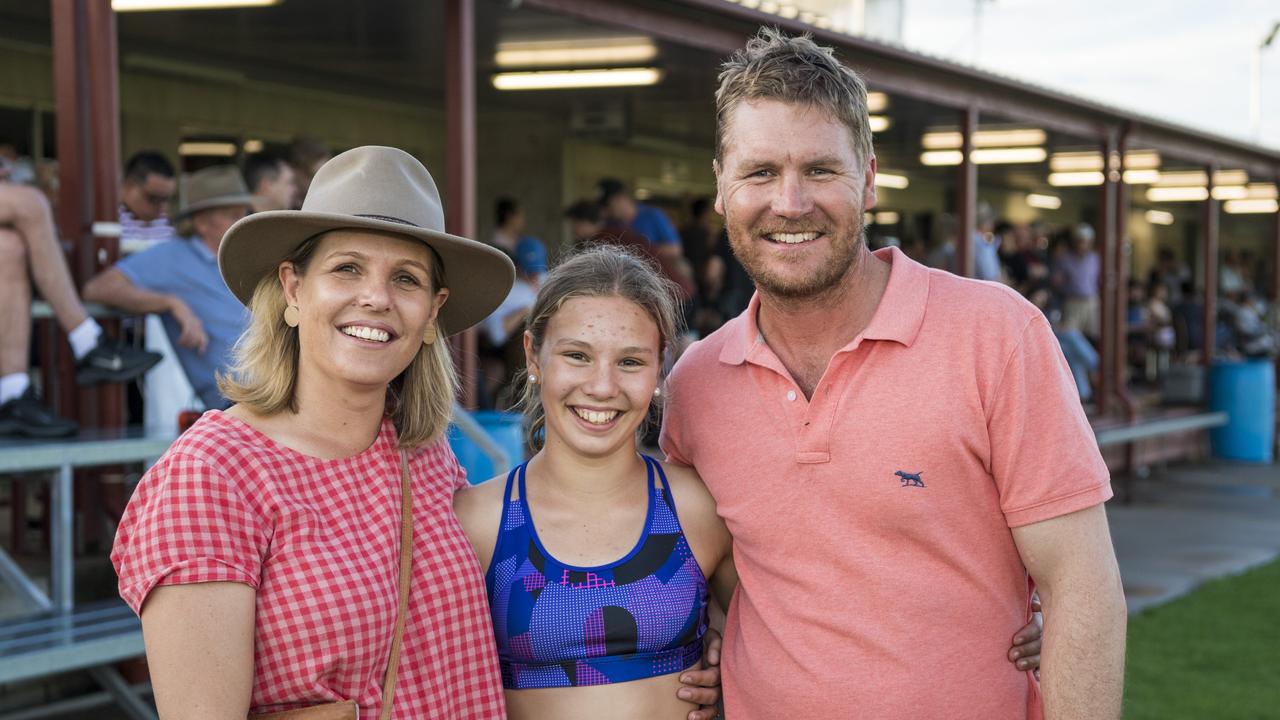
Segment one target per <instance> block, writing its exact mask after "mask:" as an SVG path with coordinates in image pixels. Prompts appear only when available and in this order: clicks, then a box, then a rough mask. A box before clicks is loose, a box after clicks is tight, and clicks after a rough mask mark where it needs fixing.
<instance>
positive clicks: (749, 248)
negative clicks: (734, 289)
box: [725, 213, 867, 302]
mask: <svg viewBox="0 0 1280 720" xmlns="http://www.w3.org/2000/svg"><path fill="white" fill-rule="evenodd" d="M725 227H726V231H727V232H728V234H729V247H730V249H732V250H733V255H734V257H736V258H738V262H740V263H742V267H743V268H744V269H745V270H746V271H747V275H749V276H750V277H751V280H752V282H754V283H755V285H756V288H757V289H759V290H760V292H762V293H764V294H766V295H770V296H773V297H775V298H777V299H779V300H784V301H793V302H794V301H799V302H806V301H813V300H819V299H821V298H823V297H824V296H827V295H830V294H832V293H833V292H834V291H836V290H837V289H838V288H840V287H841V286H842V285H843V283H844V280H845V278H847V277H848V276H849V275H850V274H851V273H852V272H853V270H854V267H855V266H856V265H857V263H858V259H859V257H860V256H861V254H862V249H863V248H864V247H866V243H867V236H866V223H865V222H864V221H863V220H862V217H861V213H859V216H858V219H857V225H856V226H855V227H854V228H853V229H852V231H851V232H850V233H847V234H845V235H844V236H842V237H840V238H838V239H837V238H835V237H830V239H829V241H828V242H829V246H830V248H831V254H830V257H829V259H828V262H824V263H822V264H821V265H819V266H818V268H817V271H816V272H814V273H813V274H811V275H810V276H809V277H808V278H802V279H800V280H799V281H796V280H792V279H790V278H786V277H778V276H777V274H775V273H773V271H772V269H771V268H770V267H769V265H768V262H767V261H766V260H764V259H763V258H762V257H761V253H759V252H757V248H758V246H757V245H756V243H757V242H767V241H757V240H756V238H757V237H758V236H759V233H757V232H753V230H752V229H750V228H748V229H747V230H746V231H745V232H744V231H743V230H741V229H739V228H735V227H733V222H732V219H731V218H729V217H728V216H726V217H725ZM744 234H745V235H746V239H745V241H744V240H742V235H744ZM735 238H736V239H735ZM813 242H816V241H813Z"/></svg>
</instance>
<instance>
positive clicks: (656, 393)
mask: <svg viewBox="0 0 1280 720" xmlns="http://www.w3.org/2000/svg"><path fill="white" fill-rule="evenodd" d="M653 396H654V397H662V388H660V387H656V388H654V389H653Z"/></svg>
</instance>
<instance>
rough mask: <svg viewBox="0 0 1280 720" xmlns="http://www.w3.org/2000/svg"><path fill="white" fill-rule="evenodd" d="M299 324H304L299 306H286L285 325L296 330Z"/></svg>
mask: <svg viewBox="0 0 1280 720" xmlns="http://www.w3.org/2000/svg"><path fill="white" fill-rule="evenodd" d="M299 322H302V313H301V312H299V311H298V306H297V305H286V306H285V308H284V324H285V325H288V326H289V327H291V328H296V327H298V323H299Z"/></svg>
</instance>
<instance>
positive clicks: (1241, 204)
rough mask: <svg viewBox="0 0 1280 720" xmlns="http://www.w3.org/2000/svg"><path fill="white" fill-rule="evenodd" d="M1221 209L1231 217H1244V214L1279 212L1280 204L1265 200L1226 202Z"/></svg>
mask: <svg viewBox="0 0 1280 720" xmlns="http://www.w3.org/2000/svg"><path fill="white" fill-rule="evenodd" d="M1222 209H1223V210H1226V211H1227V212H1229V213H1231V214H1232V215H1244V214H1246V213H1274V212H1280V202H1277V201H1275V200H1268V199H1265V198H1252V199H1249V200H1228V201H1226V202H1225V203H1224V204H1223V206H1222Z"/></svg>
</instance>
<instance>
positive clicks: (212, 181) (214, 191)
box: [173, 165, 253, 222]
mask: <svg viewBox="0 0 1280 720" xmlns="http://www.w3.org/2000/svg"><path fill="white" fill-rule="evenodd" d="M180 185H181V187H180V188H179V192H178V214H177V215H174V217H173V220H174V222H178V221H180V220H185V219H186V218H189V217H191V215H192V214H193V213H196V212H199V211H201V210H208V209H210V208H218V207H229V206H232V205H249V206H252V205H253V196H252V195H250V194H249V188H247V187H245V184H244V177H242V176H241V175H240V169H239V168H237V167H236V166H235V165H214V166H213V167H207V168H204V169H203V170H197V171H195V172H193V173H191V174H190V175H186V176H184V177H183V178H182V182H181V183H180Z"/></svg>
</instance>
